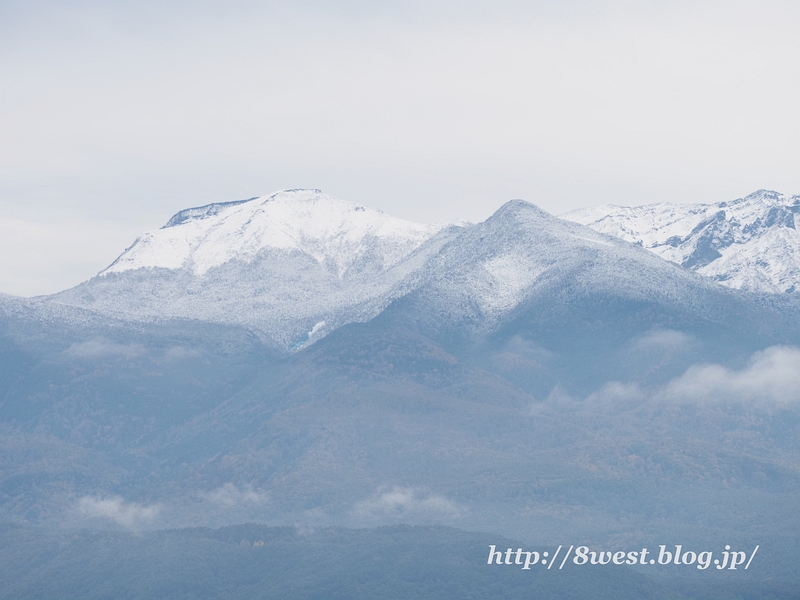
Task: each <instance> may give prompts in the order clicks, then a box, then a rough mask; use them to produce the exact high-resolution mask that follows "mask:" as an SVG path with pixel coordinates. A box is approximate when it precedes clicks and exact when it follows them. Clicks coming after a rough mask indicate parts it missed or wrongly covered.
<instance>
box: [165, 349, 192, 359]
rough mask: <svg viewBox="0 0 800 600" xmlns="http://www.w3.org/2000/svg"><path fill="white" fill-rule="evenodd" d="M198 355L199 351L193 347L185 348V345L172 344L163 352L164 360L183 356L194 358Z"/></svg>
mask: <svg viewBox="0 0 800 600" xmlns="http://www.w3.org/2000/svg"><path fill="white" fill-rule="evenodd" d="M195 356H200V351H199V350H195V349H194V348H186V347H185V346H172V347H171V348H169V349H168V350H167V351H166V352H164V358H165V359H166V360H181V359H183V358H194V357H195Z"/></svg>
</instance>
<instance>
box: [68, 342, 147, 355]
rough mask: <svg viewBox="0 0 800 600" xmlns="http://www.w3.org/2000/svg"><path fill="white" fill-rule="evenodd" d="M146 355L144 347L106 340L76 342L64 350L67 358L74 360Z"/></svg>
mask: <svg viewBox="0 0 800 600" xmlns="http://www.w3.org/2000/svg"><path fill="white" fill-rule="evenodd" d="M144 353H145V349H144V346H142V345H140V344H118V343H117V342H112V341H111V340H107V339H105V338H95V339H93V340H88V341H86V342H76V343H74V344H72V345H70V347H69V348H67V349H66V350H64V354H65V355H66V356H70V357H73V358H100V357H102V356H122V357H126V358H135V357H137V356H141V355H142V354H144Z"/></svg>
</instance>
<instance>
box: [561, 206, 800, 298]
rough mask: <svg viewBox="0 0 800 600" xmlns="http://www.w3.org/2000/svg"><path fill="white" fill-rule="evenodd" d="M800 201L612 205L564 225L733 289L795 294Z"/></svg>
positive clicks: (576, 214) (572, 216) (580, 213)
mask: <svg viewBox="0 0 800 600" xmlns="http://www.w3.org/2000/svg"><path fill="white" fill-rule="evenodd" d="M798 213H800V196H791V197H787V196H784V195H783V194H779V193H778V192H773V191H768V190H759V191H757V192H754V193H752V194H750V195H749V196H746V197H744V198H739V199H738V200H733V201H731V202H718V203H716V204H670V203H658V204H646V205H644V206H615V205H613V204H607V205H604V206H596V207H594V208H585V209H579V210H575V211H572V212H569V213H567V214H565V215H562V218H563V219H567V220H570V221H575V222H576V223H581V224H582V225H587V226H589V227H591V228H592V229H594V230H596V231H599V232H601V233H606V234H608V235H613V236H615V237H618V238H621V239H623V240H625V241H627V242H631V243H634V244H639V245H641V246H643V247H645V248H647V249H648V250H650V251H652V252H654V253H656V254H657V255H659V256H660V257H662V258H665V259H666V260H669V261H672V262H675V263H678V264H679V265H682V266H684V267H686V268H689V269H692V270H693V271H697V272H698V273H700V274H701V275H705V276H706V277H710V278H711V279H713V280H715V281H717V282H719V283H721V284H722V285H726V286H728V287H732V288H735V289H742V290H748V291H754V292H769V293H781V292H795V291H797V290H798V289H799V288H798V286H800V284H799V283H798V282H800V232H798V231H797V226H796V224H797V220H798V217H797V215H798Z"/></svg>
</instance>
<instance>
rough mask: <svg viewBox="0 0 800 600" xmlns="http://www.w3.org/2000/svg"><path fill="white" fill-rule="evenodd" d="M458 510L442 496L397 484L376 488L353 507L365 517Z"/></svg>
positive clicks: (440, 513) (449, 513)
mask: <svg viewBox="0 0 800 600" xmlns="http://www.w3.org/2000/svg"><path fill="white" fill-rule="evenodd" d="M460 512H461V509H460V507H459V506H458V505H457V504H456V503H455V502H452V501H450V500H448V499H447V498H445V497H444V496H441V495H439V494H425V493H424V492H422V491H420V490H417V489H415V488H410V487H398V486H395V487H393V488H392V489H391V490H385V489H383V490H378V492H377V493H376V494H375V495H374V496H372V497H371V498H369V499H367V500H364V501H362V502H359V503H358V504H357V505H356V507H355V513H356V515H357V516H359V517H367V518H380V517H395V518H402V517H425V516H456V515H458V514H459V513H460Z"/></svg>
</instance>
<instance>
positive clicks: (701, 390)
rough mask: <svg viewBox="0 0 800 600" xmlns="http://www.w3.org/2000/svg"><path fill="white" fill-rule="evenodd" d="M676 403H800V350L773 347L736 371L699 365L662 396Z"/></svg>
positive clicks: (676, 381)
mask: <svg viewBox="0 0 800 600" xmlns="http://www.w3.org/2000/svg"><path fill="white" fill-rule="evenodd" d="M659 395H660V396H661V397H662V398H665V399H668V400H673V401H678V402H681V401H690V402H749V403H756V404H759V403H764V404H784V405H785V404H797V403H800V349H798V348H795V347H793V346H772V347H770V348H767V349H766V350H763V351H761V352H756V353H755V354H753V356H751V357H750V361H749V363H748V364H747V366H746V367H744V368H743V369H741V370H739V371H734V370H731V369H728V368H727V367H723V366H721V365H695V366H693V367H691V368H689V369H688V370H687V371H686V373H684V374H683V375H682V376H681V377H679V378H677V379H675V380H673V381H672V382H671V383H670V384H669V385H667V386H666V388H665V389H664V390H663V391H662V392H661V393H660V394H659Z"/></svg>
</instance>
